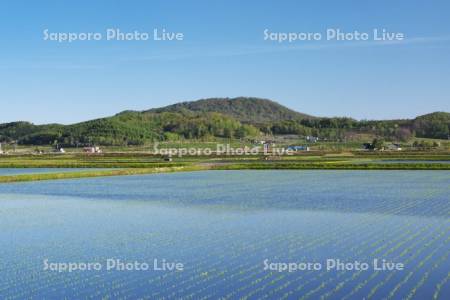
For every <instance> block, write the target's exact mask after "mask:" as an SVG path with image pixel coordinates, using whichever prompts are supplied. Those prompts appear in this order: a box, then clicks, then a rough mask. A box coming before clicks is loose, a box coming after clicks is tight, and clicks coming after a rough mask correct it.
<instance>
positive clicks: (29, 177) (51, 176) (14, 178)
mask: <svg viewBox="0 0 450 300" xmlns="http://www.w3.org/2000/svg"><path fill="white" fill-rule="evenodd" d="M204 169H206V168H205V167H202V166H179V167H157V168H131V169H117V170H100V171H79V172H64V173H41V174H21V175H6V176H0V183H8V182H25V181H40V180H56V179H74V178H89V177H104V176H125V175H139V174H153V173H170V172H187V171H200V170H204Z"/></svg>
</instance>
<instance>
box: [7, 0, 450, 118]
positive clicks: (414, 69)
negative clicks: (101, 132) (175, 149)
mask: <svg viewBox="0 0 450 300" xmlns="http://www.w3.org/2000/svg"><path fill="white" fill-rule="evenodd" d="M449 11H450V2H449V1H414V0H408V1H404V0H400V1H356V0H355V1H345V0H344V1H295V0H293V1H287V0H282V1H264V0H263V1H261V0H259V1H242V0H240V1H235V0H227V1H225V0H223V1H222V0H202V1H200V0H198V1H197V0H192V1H181V0H180V1H175V0H174V1H133V0H131V1H45V0H41V1H22V0H14V1H13V0H2V1H0V38H1V41H0V123H5V122H11V121H17V120H23V121H30V122H33V123H35V124H44V123H62V124H71V123H75V122H81V121H85V120H89V119H93V118H100V117H105V116H110V115H114V114H116V113H118V112H120V111H123V110H146V109H149V108H154V107H161V106H165V105H169V104H173V103H176V102H181V101H191V100H197V99H202V98H208V97H237V96H253V97H262V98H268V99H271V100H274V101H277V102H279V103H281V104H283V105H285V106H287V107H289V108H291V109H294V110H297V111H299V112H303V113H307V114H310V115H316V116H329V117H332V116H349V117H353V118H356V119H392V118H413V117H415V116H417V115H421V114H425V113H430V112H433V111H447V112H448V111H450V18H448V12H449ZM108 28H113V29H119V30H120V31H121V32H133V31H139V32H140V33H149V37H150V38H149V39H148V40H145V41H143V40H139V41H137V40H131V41H130V40H128V41H117V40H114V39H113V40H106V30H107V29H108ZM46 29H47V30H48V33H54V34H57V33H69V32H72V33H75V34H76V35H78V34H80V33H89V32H92V33H100V34H102V38H101V40H90V41H80V40H78V41H72V42H70V43H69V42H67V41H65V42H58V41H55V40H49V39H47V40H45V35H44V30H46ZM154 29H157V30H158V31H159V32H161V31H162V30H163V29H165V30H166V31H167V32H171V33H172V32H177V33H182V34H183V39H182V40H179V41H174V40H172V41H155V40H153V30H154ZM266 29H267V30H268V31H267V32H268V33H300V32H301V33H308V32H311V33H321V34H322V39H321V40H318V41H315V40H312V41H298V40H297V41H292V42H288V41H283V42H279V41H277V40H273V39H268V40H267V39H266V40H265V39H264V37H265V35H264V31H265V30H266ZM328 29H340V30H341V32H346V33H352V32H354V31H358V32H360V33H362V32H366V33H368V34H369V39H368V40H365V41H355V40H345V41H336V40H327V39H326V34H325V33H326V31H327V30H328ZM374 29H378V30H382V29H385V30H387V31H389V32H395V33H402V34H404V36H405V38H404V39H403V40H401V41H400V40H397V41H386V40H385V41H374V40H373V36H372V35H373V34H372V33H373V30H374Z"/></svg>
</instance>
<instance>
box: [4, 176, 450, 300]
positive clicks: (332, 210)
mask: <svg viewBox="0 0 450 300" xmlns="http://www.w3.org/2000/svg"><path fill="white" fill-rule="evenodd" d="M449 182H450V172H448V171H341V170H338V171H328V170H304V171H303V170H301V171H208V172H193V173H172V174H155V175H138V176H124V177H107V178H93V179H92V178H91V179H72V180H59V181H46V182H27V183H11V184H1V185H0V220H1V221H0V254H1V255H0V257H1V258H0V276H1V278H2V281H1V283H0V298H4V297H17V298H27V297H32V296H33V297H35V298H42V297H46V298H64V297H68V298H71V299H82V298H86V297H110V298H118V297H129V298H137V297H147V298H150V299H154V298H166V299H167V298H169V299H171V298H173V299H179V298H180V297H187V298H192V299H200V298H213V299H217V298H219V297H229V298H241V297H248V298H254V299H264V298H266V299H276V298H283V297H284V298H293V299H298V298H304V299H307V298H310V299H317V298H320V297H324V298H325V299H342V298H344V299H361V298H363V297H366V298H371V297H373V298H374V299H379V298H384V297H388V298H389V297H390V298H392V299H403V298H406V297H409V296H410V297H412V298H416V299H429V298H432V297H433V296H434V295H436V297H437V298H441V299H445V297H444V296H446V295H449V294H450V286H449V283H448V281H449V277H448V272H449V270H450V262H449V257H448V256H449V249H450V247H449V239H450V218H449V213H450V201H449V196H448V195H449ZM109 258H116V259H121V260H124V261H140V262H142V261H144V262H150V263H153V260H154V259H155V258H156V259H158V260H162V259H166V260H167V261H171V262H182V263H183V264H184V270H183V271H176V272H174V271H153V270H150V271H106V270H100V271H95V270H94V271H92V270H91V271H75V272H70V273H69V272H61V273H58V272H53V271H45V270H43V261H44V260H45V259H48V260H49V261H51V262H101V263H104V262H105V261H106V260H107V259H109ZM330 258H331V259H340V260H342V261H345V262H352V261H355V260H358V261H361V262H370V263H371V262H372V261H373V259H386V260H389V261H395V262H401V263H403V264H404V265H405V269H404V270H403V271H378V272H377V271H374V270H372V269H369V270H367V271H336V270H331V271H326V270H310V271H297V272H277V271H270V270H264V260H268V261H270V262H321V263H324V262H325V261H326V260H327V259H330Z"/></svg>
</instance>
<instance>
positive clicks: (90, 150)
mask: <svg viewBox="0 0 450 300" xmlns="http://www.w3.org/2000/svg"><path fill="white" fill-rule="evenodd" d="M83 152H84V153H102V149H100V147H84V148H83Z"/></svg>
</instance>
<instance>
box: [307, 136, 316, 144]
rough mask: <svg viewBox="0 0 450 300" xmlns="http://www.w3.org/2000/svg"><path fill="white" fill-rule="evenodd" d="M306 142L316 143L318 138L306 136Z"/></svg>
mask: <svg viewBox="0 0 450 300" xmlns="http://www.w3.org/2000/svg"><path fill="white" fill-rule="evenodd" d="M306 140H307V141H308V142H312V143H316V142H317V141H318V140H319V137H317V136H310V135H307V136H306Z"/></svg>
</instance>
